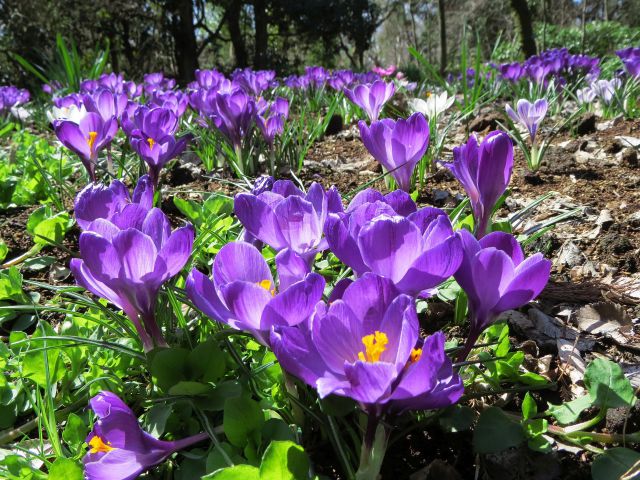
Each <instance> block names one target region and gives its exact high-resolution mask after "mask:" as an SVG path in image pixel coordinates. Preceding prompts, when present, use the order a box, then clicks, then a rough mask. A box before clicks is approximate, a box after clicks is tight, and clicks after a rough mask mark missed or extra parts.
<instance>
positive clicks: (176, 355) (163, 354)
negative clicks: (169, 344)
mask: <svg viewBox="0 0 640 480" xmlns="http://www.w3.org/2000/svg"><path fill="white" fill-rule="evenodd" d="M188 357H189V350H187V349H184V348H163V349H158V350H155V351H153V352H152V358H151V365H150V367H149V370H150V371H151V375H152V377H153V381H154V382H155V384H156V385H158V387H160V388H161V389H162V390H163V391H165V392H167V391H169V389H170V388H171V387H172V386H174V385H175V384H177V383H178V382H180V381H182V380H184V379H185V376H184V370H185V366H186V363H187V358H188Z"/></svg>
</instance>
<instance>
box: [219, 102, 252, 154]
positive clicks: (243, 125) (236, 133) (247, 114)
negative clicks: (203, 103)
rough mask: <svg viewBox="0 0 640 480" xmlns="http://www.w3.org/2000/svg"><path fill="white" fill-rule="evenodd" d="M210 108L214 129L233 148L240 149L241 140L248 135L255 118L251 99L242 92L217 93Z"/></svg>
mask: <svg viewBox="0 0 640 480" xmlns="http://www.w3.org/2000/svg"><path fill="white" fill-rule="evenodd" d="M210 108H211V110H212V114H211V115H210V118H211V120H212V121H213V123H214V125H215V127H216V128H217V129H218V130H220V132H222V134H223V135H224V136H225V137H227V139H228V140H229V142H231V144H232V145H233V146H234V148H236V149H239V148H241V146H242V139H243V138H244V137H245V136H246V135H247V133H249V130H250V129H251V125H252V123H253V120H254V118H255V116H256V104H255V102H254V100H253V98H251V97H250V96H249V95H247V94H246V93H245V92H244V91H242V90H236V91H235V92H233V93H217V94H216V95H215V97H214V101H213V103H212V104H211V105H210Z"/></svg>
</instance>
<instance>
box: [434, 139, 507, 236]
mask: <svg viewBox="0 0 640 480" xmlns="http://www.w3.org/2000/svg"><path fill="white" fill-rule="evenodd" d="M445 167H447V168H448V169H449V170H450V171H451V173H453V175H454V176H455V177H456V178H457V179H458V181H459V182H460V183H461V184H462V186H463V187H464V189H465V190H466V192H467V195H468V196H469V201H470V202H471V209H472V210H473V218H474V220H475V227H476V236H477V237H478V238H481V237H483V236H484V235H485V234H486V233H487V228H488V227H489V223H490V221H491V214H492V211H493V207H494V205H495V204H496V202H497V201H498V199H499V198H500V196H501V195H502V194H503V193H504V191H505V190H506V189H507V186H508V185H509V181H510V180H511V171H512V170H513V144H512V143H511V139H510V138H509V136H508V135H507V134H506V133H504V132H502V131H495V132H491V133H490V134H488V135H487V136H486V137H485V138H484V140H483V141H482V143H481V144H478V138H477V137H476V135H475V134H472V135H471V136H470V137H469V140H468V141H467V143H466V144H465V145H462V146H460V147H456V148H454V149H453V162H452V163H447V164H445Z"/></svg>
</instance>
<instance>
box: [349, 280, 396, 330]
mask: <svg viewBox="0 0 640 480" xmlns="http://www.w3.org/2000/svg"><path fill="white" fill-rule="evenodd" d="M398 294H399V292H398V290H397V289H396V287H395V285H394V284H393V282H392V281H391V280H390V279H388V278H384V277H380V276H378V275H375V274H373V273H365V274H364V275H363V276H362V278H360V279H359V280H358V281H357V282H355V283H351V284H350V285H349V286H348V287H347V288H346V290H345V291H344V294H343V295H342V300H344V302H345V303H346V304H347V305H349V308H351V311H352V312H353V313H354V314H355V315H356V316H357V317H358V318H359V319H361V322H362V331H363V332H364V333H365V334H367V333H373V332H374V331H376V330H379V329H380V324H381V322H382V320H383V318H384V315H385V313H386V311H387V309H388V308H389V306H390V305H391V302H392V301H393V300H394V298H396V297H397V296H398Z"/></svg>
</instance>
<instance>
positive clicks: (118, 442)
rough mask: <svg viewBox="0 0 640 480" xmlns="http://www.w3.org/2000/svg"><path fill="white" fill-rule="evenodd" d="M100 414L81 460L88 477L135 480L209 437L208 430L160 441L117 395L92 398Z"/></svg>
mask: <svg viewBox="0 0 640 480" xmlns="http://www.w3.org/2000/svg"><path fill="white" fill-rule="evenodd" d="M89 403H90V405H91V409H92V410H93V412H94V413H95V414H96V416H97V417H98V420H97V421H96V423H95V424H94V426H93V430H92V431H91V433H89V435H88V436H87V440H86V442H87V444H88V445H89V452H87V454H86V455H85V456H84V458H83V459H82V461H83V463H84V469H85V478H86V479H87V480H133V479H135V478H138V476H139V475H140V474H141V473H142V472H144V471H145V470H148V469H149V468H151V467H153V466H154V465H157V464H159V463H161V462H162V461H164V460H165V459H166V458H167V457H169V455H171V454H173V453H174V452H177V451H178V450H182V449H183V448H187V447H189V446H191V445H194V444H196V443H198V442H201V441H203V440H206V439H207V438H208V435H207V434H206V433H199V434H197V435H193V436H191V437H187V438H184V439H182V440H177V441H173V442H167V441H163V440H158V439H157V438H155V437H153V436H152V435H150V434H148V433H147V432H145V431H144V430H142V428H140V425H139V424H138V419H137V418H136V416H135V414H134V413H133V412H132V411H131V409H130V408H129V407H128V406H127V405H126V404H125V403H124V402H123V401H122V400H121V399H120V398H119V397H118V396H117V395H116V394H115V393H111V392H107V391H102V392H100V393H98V394H97V395H96V396H95V397H93V398H92V399H91V400H90V401H89Z"/></svg>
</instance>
